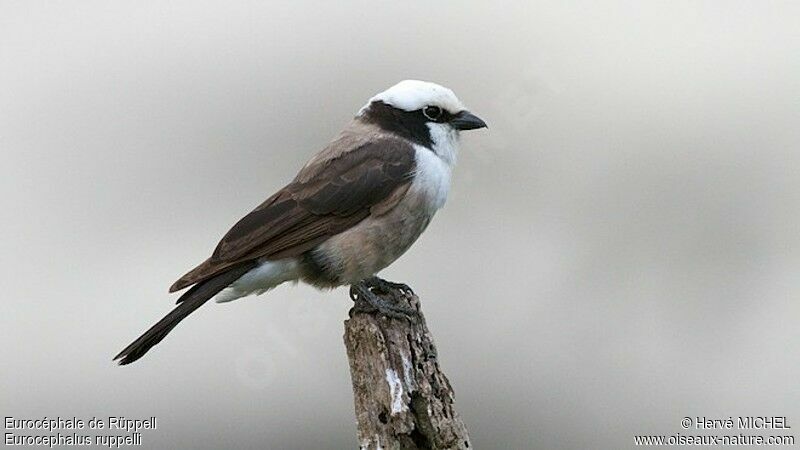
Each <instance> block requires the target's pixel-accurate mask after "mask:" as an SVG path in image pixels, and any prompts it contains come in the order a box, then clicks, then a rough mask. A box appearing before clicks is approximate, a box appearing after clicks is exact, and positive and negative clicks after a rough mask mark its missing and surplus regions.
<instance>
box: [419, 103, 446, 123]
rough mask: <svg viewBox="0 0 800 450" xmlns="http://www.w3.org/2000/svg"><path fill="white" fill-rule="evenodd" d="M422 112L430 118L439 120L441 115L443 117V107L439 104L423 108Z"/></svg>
mask: <svg viewBox="0 0 800 450" xmlns="http://www.w3.org/2000/svg"><path fill="white" fill-rule="evenodd" d="M422 114H424V115H425V117H427V118H428V119H431V120H438V119H439V118H440V117H442V108H439V107H438V106H426V107H425V108H423V110H422Z"/></svg>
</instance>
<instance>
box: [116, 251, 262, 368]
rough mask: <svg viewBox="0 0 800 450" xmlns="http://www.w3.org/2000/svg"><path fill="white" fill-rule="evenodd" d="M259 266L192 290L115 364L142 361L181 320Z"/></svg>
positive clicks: (248, 266)
mask: <svg viewBox="0 0 800 450" xmlns="http://www.w3.org/2000/svg"><path fill="white" fill-rule="evenodd" d="M255 266H256V262H255V261H248V262H245V263H241V264H238V265H235V266H233V267H231V268H230V269H228V270H227V271H225V272H223V273H221V274H219V275H217V276H215V277H213V278H210V279H208V280H205V281H202V282H200V283H198V284H196V285H194V286H192V288H191V289H189V290H188V291H186V293H184V294H183V295H181V297H180V298H179V299H178V306H177V307H175V309H173V310H172V311H170V313H169V314H167V315H166V316H164V318H163V319H161V320H159V321H158V323H156V324H155V325H153V326H152V327H150V329H149V330H147V331H145V332H144V334H143V335H141V336H139V338H138V339H136V340H135V341H133V342H132V343H131V344H130V345H129V346H127V347H125V349H124V350H122V351H121V352H119V354H118V355H117V356H115V357H114V360H118V359H119V365H121V366H124V365H126V364H130V363H132V362H134V361H136V360H137V359H139V358H141V357H142V356H144V354H145V353H147V352H148V351H149V350H150V349H151V348H152V347H153V346H154V345H156V344H158V343H159V342H161V340H162V339H164V337H166V335H167V334H169V332H170V331H172V329H173V328H175V326H176V325H178V323H180V321H181V320H183V319H185V318H186V317H187V316H188V315H189V314H191V313H193V312H194V311H195V310H196V309H197V308H199V307H201V306H203V304H204V303H205V302H207V301H208V300H209V299H211V297H213V296H215V295H217V293H219V291H221V290H223V289H225V287H226V286H228V285H229V284H231V283H233V282H234V281H236V280H237V279H238V278H239V277H241V276H242V275H244V274H245V273H247V272H248V271H249V270H250V269H252V268H253V267H255Z"/></svg>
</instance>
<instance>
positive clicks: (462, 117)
mask: <svg viewBox="0 0 800 450" xmlns="http://www.w3.org/2000/svg"><path fill="white" fill-rule="evenodd" d="M450 123H451V124H452V125H453V128H455V129H456V130H474V129H477V128H489V127H488V125H486V122H484V121H483V120H482V119H481V118H480V117H478V116H476V115H475V114H472V113H471V112H469V111H466V110H464V111H461V112H460V113H458V114H456V115H455V117H454V118H453V120H451V121H450Z"/></svg>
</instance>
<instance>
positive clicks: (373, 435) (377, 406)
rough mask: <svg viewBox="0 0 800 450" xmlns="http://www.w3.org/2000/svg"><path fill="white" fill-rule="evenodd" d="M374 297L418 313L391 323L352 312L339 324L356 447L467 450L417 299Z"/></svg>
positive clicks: (393, 293) (400, 293) (395, 293)
mask: <svg viewBox="0 0 800 450" xmlns="http://www.w3.org/2000/svg"><path fill="white" fill-rule="evenodd" d="M378 295H381V296H382V297H383V298H384V299H386V300H391V301H392V302H394V303H400V304H405V305H408V306H410V307H412V308H413V309H414V310H415V311H416V312H417V314H416V315H413V317H411V318H390V317H386V316H384V315H381V314H380V313H378V312H374V313H363V312H358V313H354V312H353V310H351V311H350V319H348V320H346V321H345V322H344V329H345V332H344V342H345V346H346V347H347V357H348V359H349V360H350V376H351V378H352V381H353V395H354V401H355V412H356V422H357V425H358V442H359V445H360V446H361V448H362V449H369V450H373V449H375V450H377V449H392V450H394V449H468V448H470V447H471V444H470V441H469V436H468V435H467V428H466V426H465V425H464V423H463V422H462V421H461V418H460V417H459V415H458V413H457V412H456V410H455V406H454V403H453V402H454V394H453V389H452V387H451V386H450V382H449V381H448V380H447V377H446V376H445V374H444V372H442V370H441V368H440V367H439V361H438V358H437V353H436V347H435V346H434V344H433V339H432V337H431V335H430V332H429V331H428V327H427V325H426V324H425V318H424V317H423V315H422V311H421V310H420V302H419V298H418V297H417V296H416V295H414V294H413V293H410V292H406V291H404V290H401V289H392V290H390V291H389V292H387V293H380V294H378Z"/></svg>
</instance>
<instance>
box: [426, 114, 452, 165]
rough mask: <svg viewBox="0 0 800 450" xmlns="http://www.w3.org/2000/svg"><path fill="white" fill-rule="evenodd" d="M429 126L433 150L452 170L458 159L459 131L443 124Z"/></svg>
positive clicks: (430, 123) (430, 124) (429, 124)
mask: <svg viewBox="0 0 800 450" xmlns="http://www.w3.org/2000/svg"><path fill="white" fill-rule="evenodd" d="M427 125H428V129H430V131H431V141H432V144H431V150H433V153H435V154H436V156H438V157H439V158H441V159H442V161H444V162H445V163H446V164H447V166H448V167H449V168H450V169H452V168H453V167H455V165H456V159H458V143H459V134H458V130H456V129H454V128H453V127H451V126H450V125H447V124H442V123H433V122H429V123H428V124H427Z"/></svg>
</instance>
